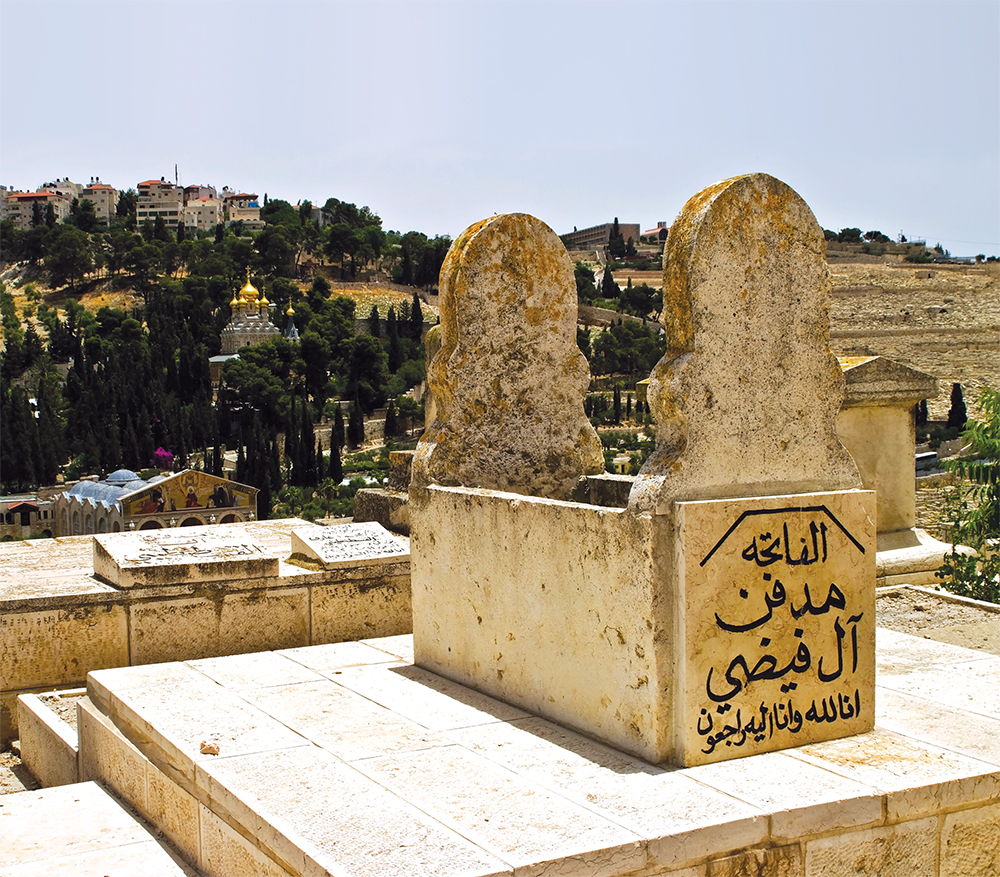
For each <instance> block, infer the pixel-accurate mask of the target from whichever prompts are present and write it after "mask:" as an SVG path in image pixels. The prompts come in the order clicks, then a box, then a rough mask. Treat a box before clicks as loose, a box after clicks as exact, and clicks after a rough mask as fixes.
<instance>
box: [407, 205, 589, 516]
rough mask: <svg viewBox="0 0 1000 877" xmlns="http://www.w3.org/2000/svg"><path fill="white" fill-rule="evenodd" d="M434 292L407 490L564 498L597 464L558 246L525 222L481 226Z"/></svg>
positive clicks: (522, 218)
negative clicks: (422, 407)
mask: <svg viewBox="0 0 1000 877" xmlns="http://www.w3.org/2000/svg"><path fill="white" fill-rule="evenodd" d="M440 287H441V293H440V296H441V297H440V308H441V348H440V350H439V351H438V352H437V354H436V355H435V357H434V360H433V361H432V362H431V363H430V366H429V367H428V375H427V379H428V384H429V386H430V391H431V393H432V395H433V399H434V411H435V419H434V421H433V422H432V423H428V426H427V429H426V431H425V433H424V437H423V438H422V439H421V442H420V444H419V446H418V448H417V454H416V458H415V459H414V461H413V476H412V477H413V484H414V485H415V486H416V487H422V486H425V485H428V484H441V485H463V486H467V487H480V488H488V489H493V490H508V491H514V492H517V493H526V494H531V495H536V496H545V497H551V498H554V499H568V498H569V497H570V496H571V495H572V493H573V490H574V489H575V487H576V485H577V481H578V480H579V478H580V477H581V476H582V475H586V474H595V473H598V472H601V471H603V469H604V457H603V454H602V450H601V442H600V439H599V438H598V437H597V433H596V432H595V431H594V428H593V426H591V424H590V422H589V421H588V420H587V417H586V415H585V413H584V410H583V398H584V394H585V393H586V391H587V387H588V384H589V374H588V369H587V361H586V359H585V358H584V356H583V354H582V353H581V352H580V350H579V348H578V347H577V345H576V308H577V303H576V283H575V281H574V279H573V265H572V263H571V262H570V259H569V254H568V253H567V252H566V248H565V247H564V246H563V244H562V242H561V241H560V240H559V238H558V237H556V235H555V233H554V232H553V231H552V229H550V228H549V227H548V226H547V225H545V223H543V222H541V221H539V220H537V219H535V218H534V217H533V216H528V215H527V214H524V213H511V214H504V215H500V216H493V217H491V218H490V219H484V220H483V221H482V222H477V223H476V224H475V225H472V226H470V227H469V228H467V229H466V230H465V231H464V232H463V233H462V234H461V235H459V237H458V240H456V241H455V243H454V244H453V245H452V247H451V249H450V250H449V252H448V255H447V257H446V258H445V261H444V265H443V266H442V268H441V282H440Z"/></svg>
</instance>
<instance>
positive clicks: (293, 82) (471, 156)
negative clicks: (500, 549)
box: [0, 0, 1000, 255]
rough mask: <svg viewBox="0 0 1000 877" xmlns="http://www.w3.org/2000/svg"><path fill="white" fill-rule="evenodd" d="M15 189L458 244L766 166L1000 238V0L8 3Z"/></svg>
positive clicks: (650, 220)
mask: <svg viewBox="0 0 1000 877" xmlns="http://www.w3.org/2000/svg"><path fill="white" fill-rule="evenodd" d="M0 28H2V29H0V40H2V42H0V45H2V50H0V183H2V184H4V185H7V186H12V187H14V188H20V189H34V188H35V187H37V186H38V185H39V184H41V183H43V182H46V181H48V180H52V179H55V178H57V177H63V176H68V177H69V178H70V179H72V180H74V181H77V182H85V183H86V182H89V181H90V177H91V176H100V177H101V179H102V180H103V181H104V182H107V183H110V184H111V185H113V186H115V187H116V188H127V187H130V186H132V187H134V186H135V184H136V183H137V182H139V181H141V180H146V179H149V178H158V177H160V176H165V177H167V178H168V179H172V178H173V176H174V165H175V164H176V165H177V167H178V169H179V174H180V181H181V183H182V184H184V185H190V184H193V183H202V184H211V185H214V186H216V187H217V188H221V187H222V186H224V185H229V186H231V187H233V188H236V189H238V190H243V191H252V192H257V193H259V194H260V195H261V197H263V195H264V193H265V192H266V193H267V194H268V195H269V196H270V197H272V198H284V199H286V200H288V201H290V202H292V203H293V204H294V203H296V202H297V201H299V200H300V199H305V198H308V199H310V200H312V201H313V202H315V203H319V204H322V203H323V202H325V200H326V199H327V198H329V197H335V198H339V199H341V200H343V201H352V202H355V203H356V204H358V205H359V206H360V205H368V206H370V207H371V209H372V210H374V211H375V212H376V213H378V214H379V215H380V216H381V217H382V220H383V226H384V227H385V228H387V229H397V230H400V231H407V230H410V229H416V230H419V231H423V232H425V233H427V234H429V235H434V234H448V235H451V236H452V237H454V236H456V235H457V234H458V233H459V232H460V231H462V229H464V228H465V227H466V226H468V225H470V224H471V223H473V222H476V221H478V220H479V219H482V218H484V217H486V216H489V215H491V214H493V213H504V212H513V211H523V212H527V213H531V214H534V215H535V216H537V217H539V218H540V219H542V220H544V221H545V222H547V223H548V224H549V225H550V226H552V227H553V229H555V231H556V232H557V233H560V234H562V233H565V232H567V231H571V230H572V229H573V227H574V226H577V227H579V228H584V227H586V226H589V225H597V224H599V223H601V222H608V221H610V220H611V219H612V218H613V217H615V216H617V217H618V218H619V219H620V220H621V221H622V222H636V223H639V224H640V225H641V226H642V227H643V229H646V228H650V227H652V226H654V225H655V224H656V222H657V221H660V220H664V221H667V222H672V221H673V219H674V217H675V216H676V215H677V212H678V211H679V210H680V208H681V206H682V205H683V203H684V202H685V201H686V200H687V199H688V198H689V197H690V196H692V195H694V194H695V193H696V192H698V191H699V190H700V189H702V188H704V187H705V186H707V185H709V184H711V183H713V182H715V181H717V180H720V179H723V178H725V177H729V176H734V175H736V174H740V173H746V172H750V171H765V172H767V173H770V174H773V175H774V176H776V177H778V178H780V179H782V180H784V181H785V182H786V183H788V184H789V185H791V186H792V187H793V188H794V189H795V190H796V191H798V193H799V194H800V195H801V196H802V197H803V198H804V199H805V200H806V202H807V203H808V204H809V205H810V206H811V207H812V209H813V212H814V213H815V214H816V218H817V219H818V220H819V222H820V224H821V225H822V226H824V227H825V228H833V229H839V228H842V227H846V226H858V227H860V228H861V229H862V231H867V230H869V229H879V230H881V231H883V232H885V233H886V234H888V235H890V236H893V237H895V236H896V235H897V234H899V232H900V231H903V232H904V233H905V234H906V235H907V236H908V237H910V238H915V237H925V238H926V239H927V241H928V243H929V244H931V245H933V244H935V243H938V242H940V243H941V244H942V245H943V246H945V247H946V248H947V249H949V250H950V251H951V252H952V253H953V254H955V255H974V254H976V253H980V252H982V253H986V254H987V255H991V254H997V255H1000V3H997V2H995V0H990V2H973V3H962V2H944V3H939V2H931V3H920V2H882V3H879V2H832V3H827V2H798V3H792V2H775V3H760V2H744V3H722V2H700V3H688V2H614V3H605V2H594V3H591V2H570V0H563V2H548V3H546V2H524V3H522V2H514V0H506V2H471V0H467V2H444V3H431V2H420V0H412V2H378V0H369V2H347V3H341V2H321V0H315V2H293V0H283V2H280V3H278V2H205V0H202V2H198V3H195V2H179V0H178V2H171V3H163V2H124V3H118V2H110V3H106V2H87V0H74V2H69V3H62V2H44V0H32V2H20V0H0Z"/></svg>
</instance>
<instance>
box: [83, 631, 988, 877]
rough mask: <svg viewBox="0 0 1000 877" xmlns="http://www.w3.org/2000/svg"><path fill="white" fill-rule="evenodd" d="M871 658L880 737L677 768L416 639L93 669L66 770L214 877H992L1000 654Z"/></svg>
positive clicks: (939, 650) (881, 650) (942, 652)
mask: <svg viewBox="0 0 1000 877" xmlns="http://www.w3.org/2000/svg"><path fill="white" fill-rule="evenodd" d="M876 642H877V661H878V675H877V692H876V701H877V725H876V728H875V730H874V731H872V732H871V733H868V734H863V735H859V736H856V737H851V738H846V739H840V740H833V741H827V742H823V743H816V744H812V745H808V746H803V747H800V748H798V749H793V750H786V751H783V752H771V753H766V754H762V755H756V756H751V757H747V758H740V759H736V760H732V761H727V762H721V763H717V764H712V765H705V766H699V767H693V768H687V769H671V768H669V767H663V766H656V765H652V764H648V763H646V762H643V761H641V760H639V759H636V758H632V757H629V756H626V755H623V754H622V753H620V752H618V751H616V750H614V749H612V748H610V747H608V746H605V745H603V744H600V743H597V742H595V741H593V740H591V739H589V738H587V737H585V736H582V735H580V734H578V733H575V732H573V731H571V730H568V729H566V728H564V727H560V726H559V725H556V724H554V723H552V722H549V721H546V720H544V719H540V718H538V717H536V716H532V715H530V714H528V713H526V712H524V711H522V710H520V709H517V708H515V707H512V706H509V705H507V704H504V703H501V702H499V701H496V700H493V699H492V698H490V697H487V696H485V695H483V694H480V693H478V692H475V691H472V690H470V689H468V688H464V687H462V686H460V685H458V684H456V683H453V682H450V681H448V680H446V679H443V678H441V677H439V676H436V675H434V674H432V673H430V672H428V671H425V670H423V669H421V668H419V667H416V666H414V665H413V664H412V663H411V662H412V643H411V638H410V637H408V636H399V637H391V638H386V639H380V640H366V641H363V642H350V643H339V644H332V645H321V646H312V647H306V648H294V649H287V650H282V651H275V652H268V653H262V654H252V655H240V656H231V657H221V658H210V659H202V660H193V661H186V662H176V663H169V664H159V665H151V666H142V667H123V668H119V669H108V670H100V671H96V672H92V673H91V674H90V675H89V677H88V691H89V698H90V702H84V703H83V704H82V705H81V714H80V719H81V727H80V732H81V740H80V744H81V765H82V770H83V775H84V776H85V777H92V778H94V779H100V780H102V781H104V782H106V783H108V784H109V785H110V786H111V787H113V788H114V789H115V790H116V791H117V793H118V794H119V795H121V796H122V797H123V798H124V799H126V800H128V801H130V802H131V803H132V804H133V805H134V806H136V807H137V809H138V810H139V812H141V813H143V814H144V815H146V816H147V818H149V819H150V821H152V822H153V823H154V824H156V825H157V827H158V828H160V829H161V830H162V831H164V833H165V834H166V836H167V837H168V838H170V839H171V841H172V842H173V843H174V844H175V846H176V847H177V848H178V849H179V850H181V851H182V853H183V854H184V855H185V856H186V857H187V858H188V860H189V861H190V862H191V863H192V864H194V865H196V866H197V867H198V868H199V869H200V870H202V871H203V872H204V873H206V874H220V875H231V874H239V873H257V874H267V875H279V877H280V875H283V874H293V875H320V874H324V875H325V874H336V875H369V874H371V875H375V874H377V875H408V877H417V875H436V877H441V875H492V874H506V875H519V877H520V875H550V874H560V875H570V874H587V875H626V874H627V875H633V877H634V875H676V877H679V875H685V877H710V875H724V874H749V873H752V874H782V875H786V874H787V875H802V877H833V875H838V877H840V875H844V874H847V873H850V874H872V875H874V874H879V875H900V877H902V875H907V877H919V875H963V877H969V875H978V874H982V875H987V874H989V875H994V877H995V875H996V873H998V869H1000V803H998V802H1000V701H998V700H997V698H996V696H995V694H996V691H997V690H998V685H1000V658H998V657H997V656H995V655H991V654H988V653H983V652H976V651H971V650H967V649H962V648H959V647H956V646H949V645H945V644H942V643H938V642H933V641H928V640H922V639H918V638H915V637H911V636H907V635H905V634H900V633H895V632H893V631H889V630H884V629H879V630H878V632H877V638H876ZM731 739H733V740H734V743H735V741H736V740H737V739H738V737H737V736H736V735H734V736H733V737H732V738H731Z"/></svg>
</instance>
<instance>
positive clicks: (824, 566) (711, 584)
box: [675, 491, 875, 765]
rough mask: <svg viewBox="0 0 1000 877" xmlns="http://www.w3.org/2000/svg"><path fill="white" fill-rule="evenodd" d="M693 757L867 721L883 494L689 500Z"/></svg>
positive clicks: (684, 698)
mask: <svg viewBox="0 0 1000 877" xmlns="http://www.w3.org/2000/svg"><path fill="white" fill-rule="evenodd" d="M676 509H677V520H678V536H679V541H678V553H679V554H680V555H681V556H680V557H679V558H678V562H679V563H678V565H679V572H680V575H679V581H680V584H681V590H682V593H681V595H680V596H679V599H680V604H679V622H680V632H679V633H680V649H679V651H678V655H679V658H680V662H679V668H680V672H679V674H678V686H679V688H678V691H679V695H678V700H677V710H678V712H677V725H676V726H675V727H677V728H678V731H677V733H678V737H679V740H678V748H679V750H680V752H681V756H682V760H683V763H684V764H689V765H691V764H707V763H710V762H714V761H722V760H724V759H729V758H736V757H739V756H741V755H753V754H756V753H759V752H769V751H772V750H776V749H785V748H788V747H790V746H799V745H802V744H805V743H815V742H817V741H819V740H829V739H833V738H836V737H845V736H848V735H851V734H859V733H862V732H864V731H868V730H870V729H871V728H872V727H873V726H874V720H875V704H874V692H875V527H874V524H873V520H872V519H873V518H874V511H875V495H874V493H872V492H870V491H838V492H835V493H814V494H799V495H795V496H777V497H773V496H772V497H758V498H756V499H736V500H713V501H705V502H679V503H677V504H676Z"/></svg>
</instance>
